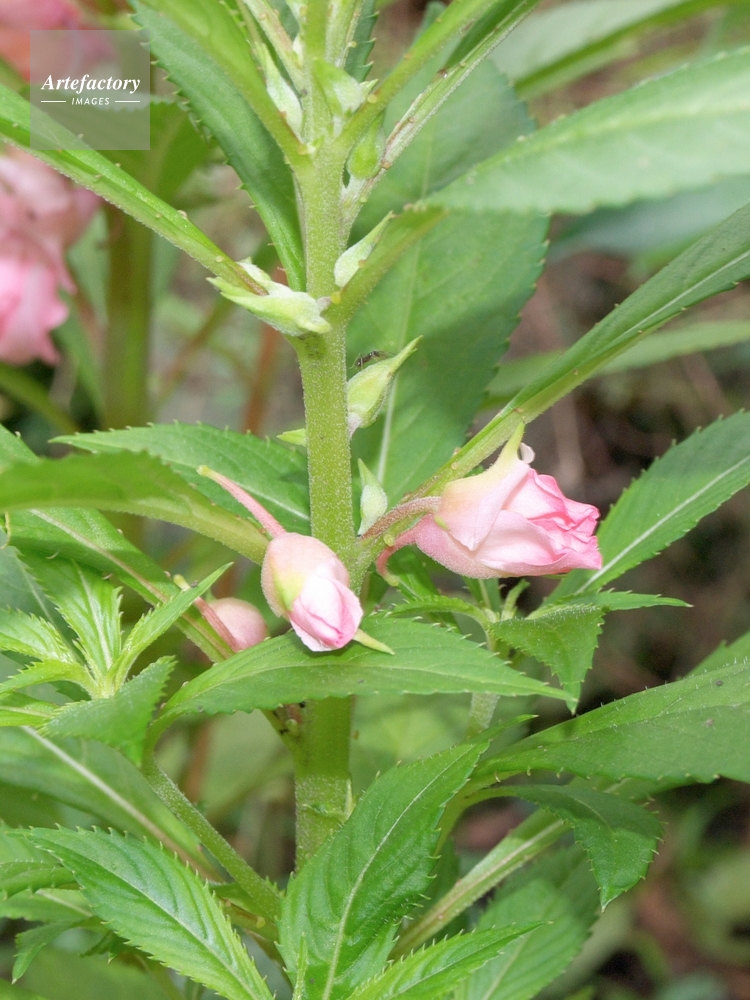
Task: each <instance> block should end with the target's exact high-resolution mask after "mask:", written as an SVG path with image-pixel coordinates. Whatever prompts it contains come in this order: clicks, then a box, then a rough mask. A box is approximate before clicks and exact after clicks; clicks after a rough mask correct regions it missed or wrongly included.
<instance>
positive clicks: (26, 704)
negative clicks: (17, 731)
mask: <svg viewBox="0 0 750 1000" xmlns="http://www.w3.org/2000/svg"><path fill="white" fill-rule="evenodd" d="M53 712H54V706H53V705H50V704H49V702H46V701H39V700H38V699H37V698H28V697H27V696H26V695H24V694H16V693H15V692H11V693H10V694H6V695H4V696H3V698H2V700H0V726H42V725H44V723H45V722H47V721H48V720H49V718H50V716H51V715H52V713H53Z"/></svg>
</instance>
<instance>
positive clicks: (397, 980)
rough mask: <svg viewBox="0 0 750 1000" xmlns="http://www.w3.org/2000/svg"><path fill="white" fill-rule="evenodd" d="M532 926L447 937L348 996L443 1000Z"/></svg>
mask: <svg viewBox="0 0 750 1000" xmlns="http://www.w3.org/2000/svg"><path fill="white" fill-rule="evenodd" d="M531 929H532V927H521V926H511V927H505V928H503V929H502V930H489V931H474V932H473V933H471V934H464V935H461V936H460V937H452V938H448V939H447V940H445V941H440V942H438V944H433V945H431V946H430V947H429V948H423V949H422V950H420V951H418V952H415V953H414V954H413V955H409V956H408V957H407V958H404V959H402V960H401V961H399V962H396V963H394V964H393V965H391V966H389V967H388V968H387V969H386V970H385V972H383V973H381V975H380V976H378V977H376V978H375V979H373V980H371V981H370V982H367V983H365V984H364V985H363V986H360V987H359V988H358V989H356V990H355V991H354V993H352V994H351V997H350V1000H443V998H444V997H445V996H446V994H448V993H449V991H450V990H452V989H454V988H455V987H456V986H459V985H460V984H461V983H462V982H465V980H466V978H467V976H469V975H471V973H472V972H475V971H476V970H477V969H479V968H481V967H482V966H483V965H485V964H486V963H487V962H489V961H490V960H491V959H493V958H496V957H497V954H498V952H499V951H500V950H501V949H502V948H503V947H504V946H505V945H507V944H509V943H510V942H511V941H515V940H516V939H517V938H519V937H523V935H525V934H527V933H528V932H529V930H531Z"/></svg>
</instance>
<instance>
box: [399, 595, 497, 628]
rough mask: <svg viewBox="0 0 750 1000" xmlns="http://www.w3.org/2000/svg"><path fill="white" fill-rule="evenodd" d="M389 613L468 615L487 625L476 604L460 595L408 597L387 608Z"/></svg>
mask: <svg viewBox="0 0 750 1000" xmlns="http://www.w3.org/2000/svg"><path fill="white" fill-rule="evenodd" d="M389 613H390V614H392V615H409V616H410V617H415V616H416V615H420V614H428V615H440V614H442V615H445V614H452V615H468V616H469V618H474V619H475V620H476V621H478V622H479V623H480V624H481V625H486V626H487V627H489V619H488V617H487V615H486V614H485V613H484V611H482V609H481V608H480V607H477V605H476V604H470V603H469V602H468V601H464V600H462V599H461V598H460V597H443V595H442V594H434V595H431V596H428V597H422V598H411V597H410V598H409V600H408V601H405V602H404V603H403V604H394V606H393V607H392V608H389Z"/></svg>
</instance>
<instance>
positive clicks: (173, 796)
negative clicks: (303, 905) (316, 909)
mask: <svg viewBox="0 0 750 1000" xmlns="http://www.w3.org/2000/svg"><path fill="white" fill-rule="evenodd" d="M142 771H143V775H144V777H145V778H146V780H147V781H148V783H149V785H151V787H152V788H153V790H154V791H155V792H156V794H157V795H158V796H159V798H160V799H161V800H162V802H163V803H164V804H165V805H166V806H167V807H168V808H169V809H170V811H171V812H172V813H174V815H175V816H177V818H178V819H180V820H182V822H183V823H184V824H185V826H187V827H188V828H189V829H190V830H192V831H193V833H194V834H195V835H196V837H198V839H199V840H200V841H201V843H202V844H203V845H204V847H206V848H207V850H209V851H210V852H211V854H212V855H213V856H214V857H215V858H216V860H217V861H218V862H219V864H221V865H222V866H223V867H224V868H225V869H226V871H227V872H228V873H229V874H230V875H231V876H232V878H233V879H234V880H235V882H236V883H237V885H239V886H240V888H242V889H243V890H244V891H245V893H247V896H248V897H249V899H250V900H252V904H253V907H254V909H255V913H256V914H257V916H259V917H260V918H262V920H263V921H267V922H268V923H271V924H273V923H274V922H275V921H276V919H277V918H278V916H279V912H280V898H279V892H278V890H277V889H276V887H275V886H274V885H272V884H271V883H270V882H268V881H267V880H266V879H264V878H261V877H260V875H258V873H257V872H256V871H254V870H253V869H252V868H251V867H250V865H248V864H247V862H246V861H244V860H243V858H241V857H240V856H239V854H238V853H237V852H236V851H235V849H234V848H233V847H232V846H231V844H228V843H227V841H226V840H225V839H224V838H223V837H222V836H221V834H220V833H219V832H218V831H217V830H215V829H214V827H213V826H212V825H211V824H210V823H209V822H208V820H207V819H206V817H205V816H204V815H203V814H202V813H201V812H199V811H198V810H197V809H196V808H195V806H194V805H193V804H192V802H190V801H189V800H188V799H187V798H186V797H185V796H184V795H183V793H182V792H181V791H180V789H179V788H178V787H177V785H175V783H174V782H173V781H172V779H171V778H170V777H168V776H167V775H166V774H165V773H164V772H163V771H162V769H161V768H160V767H159V765H158V764H157V763H156V761H155V760H154V756H153V750H152V749H147V751H146V753H144V759H143V765H142Z"/></svg>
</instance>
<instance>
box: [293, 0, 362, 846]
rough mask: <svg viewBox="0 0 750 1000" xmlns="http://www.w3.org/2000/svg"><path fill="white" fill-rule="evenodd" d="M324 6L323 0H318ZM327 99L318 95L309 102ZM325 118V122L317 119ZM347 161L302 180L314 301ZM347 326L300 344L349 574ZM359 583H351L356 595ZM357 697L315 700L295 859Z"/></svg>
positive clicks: (300, 774)
mask: <svg viewBox="0 0 750 1000" xmlns="http://www.w3.org/2000/svg"><path fill="white" fill-rule="evenodd" d="M318 2H320V0H318ZM320 97H321V95H319V94H315V93H312V94H311V102H312V103H313V104H317V103H319V100H320ZM319 120H320V119H319ZM342 172H343V160H342V159H341V158H340V157H338V158H337V157H334V156H331V155H330V147H328V146H327V145H326V143H325V142H324V143H323V144H322V147H321V149H320V150H319V152H318V153H317V154H316V156H315V159H314V161H313V162H311V163H310V165H309V169H308V171H306V172H305V174H303V175H302V176H301V177H300V192H301V200H302V205H303V218H304V232H305V253H306V261H307V291H308V293H309V294H310V295H312V296H314V297H315V298H321V297H323V296H329V295H332V294H333V293H334V292H335V290H336V284H335V282H334V278H333V269H334V265H335V263H336V261H337V259H338V257H339V256H340V254H341V252H342V251H343V249H344V245H345V238H346V236H345V232H344V227H343V225H342V222H341V179H342ZM345 338H346V328H345V326H344V325H343V324H332V329H331V331H330V332H329V333H327V334H325V336H315V337H309V338H305V339H304V340H300V342H299V343H296V345H295V346H296V347H297V353H298V355H299V363H300V369H301V371H302V385H303V389H304V395H305V416H306V424H307V460H308V475H309V481H310V510H311V520H312V532H313V535H314V536H315V537H316V538H319V539H320V540H321V541H323V542H325V543H326V545H328V546H330V547H331V549H333V551H334V552H335V553H336V554H337V555H338V556H339V558H340V559H341V560H342V561H343V562H344V563H345V564H346V565H348V567H349V568H350V569H351V568H352V566H353V562H354V554H355V545H356V540H355V533H354V520H353V506H352V475H351V454H350V451H349V430H348V425H347V408H346V382H347V379H346V339H345ZM360 583H361V581H360V580H352V586H353V587H354V588H355V589H357V588H358V587H359V584H360ZM351 711H352V709H351V699H345V700H328V701H322V702H317V703H314V702H310V703H308V704H307V706H306V707H305V709H304V717H303V720H302V725H301V727H300V735H299V742H298V745H297V748H296V751H295V753H294V757H295V772H296V803H297V859H298V862H299V863H303V862H304V860H305V859H306V858H307V857H309V856H310V855H311V854H312V853H313V852H314V851H315V850H317V848H318V847H319V846H320V844H321V843H322V842H323V840H325V838H326V837H327V836H328V835H329V834H330V833H331V832H332V831H333V830H335V829H337V827H338V826H340V825H341V823H342V822H343V821H344V819H345V818H346V815H347V810H348V808H349V804H350V796H351V785H350V778H349V738H350V731H351Z"/></svg>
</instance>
